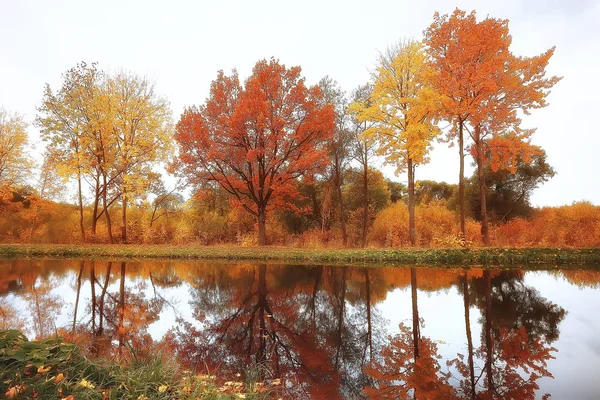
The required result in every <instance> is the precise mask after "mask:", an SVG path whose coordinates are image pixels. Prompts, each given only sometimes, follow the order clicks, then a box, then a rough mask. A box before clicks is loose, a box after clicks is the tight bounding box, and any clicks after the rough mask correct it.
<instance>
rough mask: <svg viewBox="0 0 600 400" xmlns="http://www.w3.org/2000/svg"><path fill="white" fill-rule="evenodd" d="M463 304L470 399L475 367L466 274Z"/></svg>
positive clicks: (473, 384) (472, 395) (472, 394)
mask: <svg viewBox="0 0 600 400" xmlns="http://www.w3.org/2000/svg"><path fill="white" fill-rule="evenodd" d="M462 284H463V302H464V305H465V330H466V332H467V347H468V363H469V375H470V380H471V381H470V382H469V383H470V386H471V398H472V399H474V398H475V366H474V365H473V338H472V336H471V316H470V307H471V304H470V303H471V300H470V298H469V297H470V296H469V281H468V278H467V273H466V272H465V276H464V277H463V282H462Z"/></svg>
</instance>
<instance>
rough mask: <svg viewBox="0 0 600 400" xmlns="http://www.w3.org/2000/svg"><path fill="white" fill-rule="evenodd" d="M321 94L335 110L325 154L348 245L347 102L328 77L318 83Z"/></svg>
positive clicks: (349, 146) (349, 132) (349, 142)
mask: <svg viewBox="0 0 600 400" xmlns="http://www.w3.org/2000/svg"><path fill="white" fill-rule="evenodd" d="M319 87H320V88H321V90H322V92H323V101H324V102H325V103H327V104H331V105H332V106H333V108H334V110H335V129H334V131H333V135H332V137H331V140H330V141H329V142H328V143H327V152H328V155H329V158H330V175H331V176H330V179H331V181H332V183H333V185H334V187H335V188H334V190H335V197H336V200H337V202H338V206H339V214H340V225H341V229H342V242H343V243H344V246H347V245H348V233H347V230H346V209H345V207H344V196H342V186H343V184H344V182H343V173H344V170H345V169H346V168H347V167H348V164H349V161H350V159H351V158H350V156H351V154H352V153H351V151H352V138H353V135H352V130H351V129H350V119H349V112H348V100H347V99H346V94H345V93H344V91H343V90H342V89H341V88H340V86H339V84H338V83H337V82H336V81H334V80H333V79H331V78H330V77H329V76H326V77H324V78H323V79H321V80H320V81H319Z"/></svg>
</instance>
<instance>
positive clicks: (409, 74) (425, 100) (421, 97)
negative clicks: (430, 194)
mask: <svg viewBox="0 0 600 400" xmlns="http://www.w3.org/2000/svg"><path fill="white" fill-rule="evenodd" d="M425 57H426V56H425V52H424V51H423V46H422V44H421V43H420V42H416V41H407V42H404V43H400V44H399V45H397V46H395V47H391V48H389V49H388V50H387V52H385V53H384V54H382V55H381V56H380V57H379V62H378V66H377V70H376V71H375V73H373V76H372V79H373V92H372V93H371V96H370V97H369V101H370V104H369V105H367V104H365V103H355V105H354V108H355V110H356V111H357V114H358V119H359V120H361V121H373V122H375V123H376V124H375V125H374V126H373V127H372V128H370V129H367V130H366V131H365V132H364V135H365V136H371V137H375V138H376V139H377V141H378V143H379V145H380V146H379V153H380V154H382V155H385V157H386V161H387V162H388V163H390V164H392V165H394V166H396V173H400V172H404V171H407V172H408V208H409V232H410V242H411V244H412V245H413V246H414V245H415V241H416V233H415V217H414V211H415V198H414V197H415V194H414V192H415V168H416V166H417V165H419V164H423V163H425V162H427V158H426V155H427V152H428V151H429V148H430V145H431V141H432V140H433V138H434V137H435V136H436V135H438V133H439V129H438V128H437V126H436V125H434V123H433V117H434V113H435V111H436V107H437V105H436V97H435V95H434V93H433V92H432V91H431V90H430V88H429V86H428V84H427V80H426V76H427V75H428V74H429V72H428V65H427V64H426V62H425V61H426V58H425Z"/></svg>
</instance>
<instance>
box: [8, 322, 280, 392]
mask: <svg viewBox="0 0 600 400" xmlns="http://www.w3.org/2000/svg"><path fill="white" fill-rule="evenodd" d="M0 376H2V377H3V378H2V380H1V381H0V393H4V394H5V398H15V399H33V398H36V399H62V400H75V399H89V400H94V399H97V400H113V399H114V400H172V399H180V400H194V399H215V400H216V399H222V400H226V399H239V398H244V399H248V400H250V399H252V400H267V399H270V398H273V397H278V396H274V395H275V394H277V393H278V392H279V387H278V385H275V384H276V383H277V382H274V381H273V380H268V381H265V382H258V381H257V380H256V377H257V376H256V374H255V373H253V372H252V370H248V371H246V372H244V375H243V376H242V375H240V380H239V381H235V382H233V381H231V382H227V383H225V384H223V383H222V382H219V380H218V378H217V377H215V376H209V375H196V374H193V373H190V372H189V371H183V370H181V368H180V367H179V365H178V364H177V363H176V361H175V360H174V359H171V358H167V359H163V358H161V357H159V356H157V357H156V358H153V359H143V360H138V359H134V360H133V361H130V362H122V363H118V362H116V361H115V360H114V359H105V360H92V359H90V358H88V357H87V356H86V355H84V354H83V352H82V351H81V349H80V348H79V347H78V346H76V345H73V344H69V343H65V342H63V341H62V339H61V338H58V337H57V338H50V339H46V340H42V341H37V340H33V341H29V340H27V338H26V337H25V336H23V334H21V333H20V332H19V331H16V330H0Z"/></svg>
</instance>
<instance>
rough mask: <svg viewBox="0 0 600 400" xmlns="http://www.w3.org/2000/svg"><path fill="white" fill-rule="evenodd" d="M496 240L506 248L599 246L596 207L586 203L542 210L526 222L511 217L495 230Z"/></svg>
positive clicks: (599, 215) (598, 209)
mask: <svg viewBox="0 0 600 400" xmlns="http://www.w3.org/2000/svg"><path fill="white" fill-rule="evenodd" d="M496 241H497V242H498V244H501V245H508V246H532V245H536V246H555V247H562V246H572V247H598V246H600V206H594V205H592V204H591V203H588V202H579V203H574V204H573V205H570V206H562V207H544V208H542V209H540V210H537V211H535V212H534V213H533V215H532V216H531V218H530V219H523V218H515V219H512V220H510V221H508V222H507V223H505V224H502V225H499V226H498V228H497V238H496Z"/></svg>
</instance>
